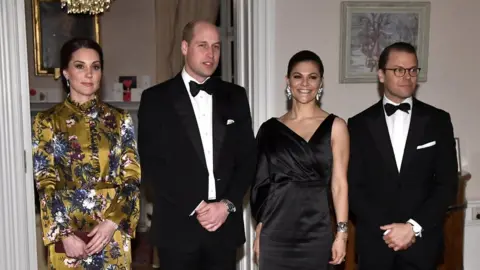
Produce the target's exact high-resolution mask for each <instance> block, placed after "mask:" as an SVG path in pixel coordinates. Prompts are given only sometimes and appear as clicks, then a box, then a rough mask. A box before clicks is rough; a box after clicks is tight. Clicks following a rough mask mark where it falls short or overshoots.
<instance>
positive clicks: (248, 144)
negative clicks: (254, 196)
mask: <svg viewBox="0 0 480 270" xmlns="http://www.w3.org/2000/svg"><path fill="white" fill-rule="evenodd" d="M181 50H182V53H183V55H184V59H185V66H184V68H183V70H182V71H181V72H180V73H179V74H178V75H176V76H175V77H174V78H173V79H170V80H168V81H166V82H163V83H161V84H158V85H156V86H153V87H152V88H150V89H148V90H146V91H145V92H144V93H143V94H142V99H141V103H140V109H139V113H138V118H139V151H140V158H141V165H142V173H143V174H144V177H143V179H145V180H146V181H147V183H146V185H147V186H148V188H153V195H154V200H153V205H154V209H153V217H152V218H153V219H152V226H151V237H152V241H153V243H154V245H155V246H156V247H157V248H158V253H159V258H160V266H161V268H162V270H172V269H178V270H183V269H185V270H196V269H202V270H207V269H208V270H216V269H218V270H233V269H235V265H236V249H237V248H238V247H239V246H241V245H242V244H243V243H244V242H245V232H244V221H243V207H242V202H243V197H244V195H245V193H246V191H247V189H248V187H249V185H250V184H251V182H252V180H253V177H254V174H255V166H256V161H255V145H254V144H255V143H254V135H253V130H252V120H251V116H250V109H249V104H248V100H247V95H246V91H245V89H244V88H242V87H240V86H238V85H235V84H232V83H228V82H224V81H222V80H220V79H217V78H211V77H210V76H212V74H213V73H214V71H215V69H216V68H217V66H218V61H219V58H220V37H219V33H218V31H217V28H216V27H215V25H213V24H211V23H208V22H205V21H195V22H191V23H189V24H187V25H186V26H185V29H184V32H183V41H182V45H181Z"/></svg>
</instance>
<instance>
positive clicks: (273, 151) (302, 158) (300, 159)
mask: <svg viewBox="0 0 480 270" xmlns="http://www.w3.org/2000/svg"><path fill="white" fill-rule="evenodd" d="M335 117H336V116H335V115H333V114H330V115H329V116H327V117H326V118H325V120H324V121H323V122H322V123H321V124H320V126H319V127H318V128H317V130H316V131H315V132H314V134H313V135H312V137H311V139H310V140H309V141H308V142H307V141H305V139H303V138H302V137H300V136H299V135H298V134H296V133H295V132H294V131H293V130H291V129H290V128H288V127H287V126H286V125H284V124H283V123H282V122H280V121H278V120H277V119H275V118H272V119H270V120H268V121H267V122H265V123H264V124H263V125H262V126H261V127H260V130H259V132H258V135H257V143H258V150H259V156H258V158H259V159H258V165H257V175H256V180H255V184H254V185H253V187H252V192H251V208H252V214H253V216H254V218H255V219H256V221H257V222H262V223H263V228H262V232H261V235H260V260H259V267H260V270H286V269H289V270H290V269H295V270H310V269H311V270H327V269H331V268H330V267H331V266H330V264H329V263H328V262H329V261H330V260H331V248H332V243H333V230H332V228H333V227H332V221H331V217H330V211H331V209H332V207H331V205H332V203H331V201H332V200H331V191H330V183H331V177H332V160H333V156H332V147H331V131H332V125H333V121H334V119H335Z"/></svg>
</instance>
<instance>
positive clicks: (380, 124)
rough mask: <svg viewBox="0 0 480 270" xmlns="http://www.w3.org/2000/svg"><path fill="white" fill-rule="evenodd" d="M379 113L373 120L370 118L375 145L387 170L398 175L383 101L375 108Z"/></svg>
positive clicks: (370, 127)
mask: <svg viewBox="0 0 480 270" xmlns="http://www.w3.org/2000/svg"><path fill="white" fill-rule="evenodd" d="M375 109H376V110H377V111H378V112H377V113H375V115H374V116H372V118H370V121H369V122H368V123H369V129H370V133H371V134H372V137H373V139H374V141H375V145H376V147H377V149H378V151H380V153H381V154H382V157H383V160H384V162H385V166H386V168H387V170H390V171H392V172H395V173H396V174H398V168H397V163H396V161H395V154H394V153H393V147H392V142H391V140H390V134H389V133H388V127H387V122H386V120H385V113H384V111H383V105H382V101H381V100H380V102H379V103H378V104H377V105H376V106H375Z"/></svg>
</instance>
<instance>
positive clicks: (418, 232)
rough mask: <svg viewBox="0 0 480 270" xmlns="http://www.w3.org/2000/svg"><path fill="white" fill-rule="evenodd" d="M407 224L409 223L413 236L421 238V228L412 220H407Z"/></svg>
mask: <svg viewBox="0 0 480 270" xmlns="http://www.w3.org/2000/svg"><path fill="white" fill-rule="evenodd" d="M407 223H410V224H411V225H412V229H413V232H414V233H415V236H417V237H422V226H420V224H418V223H417V222H416V221H415V220H413V219H409V220H408V221H407Z"/></svg>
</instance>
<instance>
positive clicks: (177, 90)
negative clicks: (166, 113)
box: [170, 74, 207, 167]
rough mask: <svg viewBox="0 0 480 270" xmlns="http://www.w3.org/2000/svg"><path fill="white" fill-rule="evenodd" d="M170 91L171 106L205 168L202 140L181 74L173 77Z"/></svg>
mask: <svg viewBox="0 0 480 270" xmlns="http://www.w3.org/2000/svg"><path fill="white" fill-rule="evenodd" d="M170 91H171V93H172V100H173V105H174V107H175V109H176V110H177V113H178V115H179V116H180V120H181V122H182V124H183V126H184V127H185V130H186V133H187V135H188V137H189V138H190V141H191V142H192V144H193V147H194V148H195V152H196V153H197V155H198V158H199V159H200V160H201V161H202V162H203V164H204V165H205V167H206V166H207V165H206V164H207V163H206V161H205V154H204V152H203V145H202V139H201V137H200V131H199V129H198V123H197V119H196V118H195V112H194V111H193V107H192V102H191V101H190V97H189V96H188V93H187V89H186V88H185V84H184V83H183V79H182V76H181V74H178V75H177V76H176V77H175V79H174V81H173V83H172V89H170Z"/></svg>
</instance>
